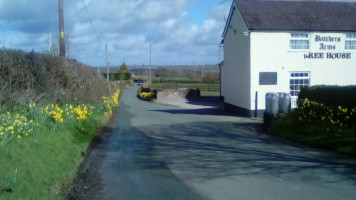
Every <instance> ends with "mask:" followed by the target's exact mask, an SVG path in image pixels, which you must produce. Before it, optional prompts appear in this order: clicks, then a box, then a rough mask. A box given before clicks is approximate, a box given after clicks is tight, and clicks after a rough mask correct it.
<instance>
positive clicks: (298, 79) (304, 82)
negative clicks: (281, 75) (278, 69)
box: [289, 72, 310, 97]
mask: <svg viewBox="0 0 356 200" xmlns="http://www.w3.org/2000/svg"><path fill="white" fill-rule="evenodd" d="M289 80H290V84H289V85H290V95H291V96H292V97H298V95H299V92H300V90H301V89H302V88H303V87H306V86H309V83H310V81H309V80H310V73H309V72H291V73H290V79H289Z"/></svg>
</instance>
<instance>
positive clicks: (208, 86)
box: [151, 77, 220, 96]
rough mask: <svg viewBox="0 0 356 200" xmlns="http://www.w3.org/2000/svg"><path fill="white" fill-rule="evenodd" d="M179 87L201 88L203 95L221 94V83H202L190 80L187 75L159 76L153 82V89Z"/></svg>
mask: <svg viewBox="0 0 356 200" xmlns="http://www.w3.org/2000/svg"><path fill="white" fill-rule="evenodd" d="M178 88H188V89H199V90H200V91H201V95H205V96H206V95H209V96H210V95H214V96H215V95H219V94H220V83H219V82H216V83H202V82H201V81H197V80H189V78H187V77H176V78H173V79H172V78H169V79H168V78H159V79H155V80H153V82H152V85H151V89H157V90H162V89H178Z"/></svg>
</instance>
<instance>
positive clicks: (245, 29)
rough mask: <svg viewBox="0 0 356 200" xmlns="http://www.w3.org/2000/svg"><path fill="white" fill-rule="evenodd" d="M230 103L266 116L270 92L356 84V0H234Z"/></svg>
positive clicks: (228, 59)
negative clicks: (267, 96) (265, 111)
mask: <svg viewBox="0 0 356 200" xmlns="http://www.w3.org/2000/svg"><path fill="white" fill-rule="evenodd" d="M222 37H223V40H222V43H223V44H224V61H223V63H222V65H221V95H222V96H223V97H224V102H225V108H227V109H229V110H234V111H237V112H238V113H240V114H242V115H247V116H253V115H254V114H255V113H258V116H261V113H263V111H264V109H265V95H266V93H267V92H274V93H278V92H284V93H289V94H290V95H291V98H292V107H295V106H296V99H297V97H298V94H299V91H300V89H301V88H302V87H305V86H313V85H340V86H343V85H356V2H355V1H353V2H350V1H348V2H340V1H338V2H336V1H321V0H320V1H307V0H305V1H303V0H289V1H287V0H234V2H233V4H232V7H231V10H230V14H229V17H228V20H227V22H226V25H225V29H224V32H223V36H222Z"/></svg>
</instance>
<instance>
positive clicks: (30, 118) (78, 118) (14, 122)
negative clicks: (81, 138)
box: [0, 90, 120, 145]
mask: <svg viewBox="0 0 356 200" xmlns="http://www.w3.org/2000/svg"><path fill="white" fill-rule="evenodd" d="M119 95H120V90H117V91H116V92H115V93H114V94H113V95H112V96H111V97H103V102H102V104H101V105H104V106H100V102H99V103H98V105H97V106H94V105H86V104H81V105H70V104H65V105H62V106H60V105H58V104H48V105H46V106H38V105H36V104H35V103H33V104H30V105H29V106H28V109H27V110H26V112H24V113H23V114H22V115H20V114H11V113H10V112H8V113H6V114H0V144H1V145H4V144H6V143H7V142H9V141H10V140H12V139H14V138H18V139H21V138H23V137H25V136H28V135H30V134H33V133H34V131H35V129H36V127H38V126H40V125H42V124H43V125H45V126H47V127H49V128H54V129H56V128H57V127H59V126H65V127H75V126H76V125H77V126H78V127H79V128H80V129H81V130H82V131H83V130H85V127H83V124H84V123H82V122H83V121H85V120H87V119H89V118H90V117H91V116H92V115H93V114H94V113H98V114H100V113H104V114H105V115H109V114H112V113H113V110H114V108H115V107H117V106H118V105H119Z"/></svg>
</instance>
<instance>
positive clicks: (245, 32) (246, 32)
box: [242, 31, 250, 36]
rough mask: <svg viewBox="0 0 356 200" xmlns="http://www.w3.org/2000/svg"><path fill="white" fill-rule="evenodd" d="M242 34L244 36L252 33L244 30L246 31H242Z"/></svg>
mask: <svg viewBox="0 0 356 200" xmlns="http://www.w3.org/2000/svg"><path fill="white" fill-rule="evenodd" d="M242 35H244V36H249V35H250V32H248V31H244V32H242Z"/></svg>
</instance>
